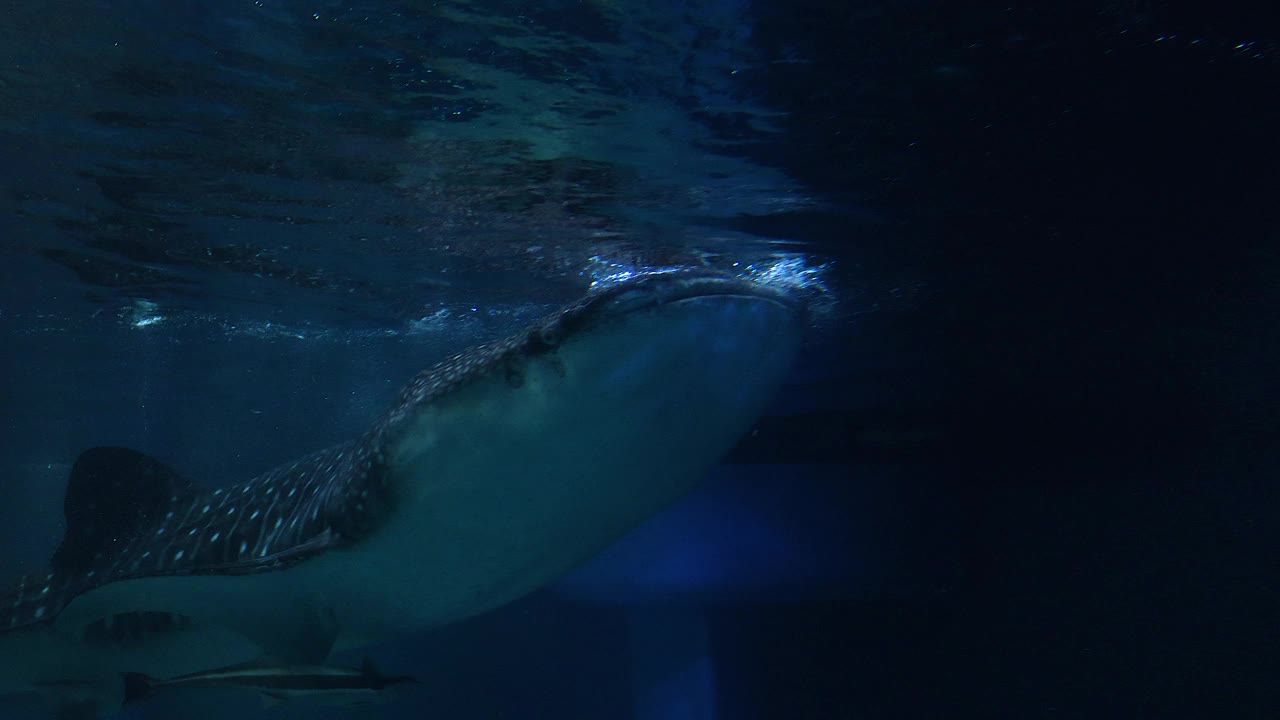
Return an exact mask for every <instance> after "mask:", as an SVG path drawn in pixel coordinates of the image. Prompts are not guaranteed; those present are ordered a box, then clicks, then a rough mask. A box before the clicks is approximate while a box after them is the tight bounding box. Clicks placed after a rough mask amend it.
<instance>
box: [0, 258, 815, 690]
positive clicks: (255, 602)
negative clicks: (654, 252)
mask: <svg viewBox="0 0 1280 720" xmlns="http://www.w3.org/2000/svg"><path fill="white" fill-rule="evenodd" d="M803 317H804V312H803V308H802V305H801V303H800V302H799V301H798V300H797V299H796V298H795V297H794V296H793V295H792V294H791V293H790V292H788V290H787V289H785V288H778V287H773V286H770V285H767V284H764V283H761V282H758V281H754V280H750V279H741V278H729V277H722V276H716V275H709V274H705V273H699V272H661V273H646V274H640V275H636V276H632V277H631V278H629V279H626V280H624V281H621V282H616V283H613V284H610V285H607V286H605V287H602V288H600V289H598V290H596V291H594V292H592V293H590V294H589V295H588V296H587V297H585V298H584V299H582V300H581V301H579V302H577V303H575V304H573V305H571V306H569V307H567V308H565V309H564V310H562V311H560V312H557V313H555V314H553V315H552V316H550V317H548V318H546V319H545V320H543V321H541V322H538V323H535V324H534V325H533V326H532V327H530V328H528V329H527V330H525V331H524V332H521V333H519V334H517V335H515V336H513V337H511V338H508V339H506V340H502V341H498V342H493V343H489V344H486V345H481V346H478V347H475V348H472V349H470V350H467V351H465V352H462V353H459V354H457V355H454V356H453V357H450V358H448V359H446V360H444V361H443V362H441V363H439V364H437V365H435V366H434V367H432V368H430V369H428V370H426V371H424V372H422V373H420V374H419V375H418V376H417V377H415V378H414V379H413V380H412V381H410V382H409V384H408V385H407V386H406V387H405V388H404V389H403V390H402V392H401V393H400V395H399V398H398V400H397V401H396V402H395V403H394V404H393V406H392V407H391V409H390V410H389V411H387V412H386V413H385V414H383V415H382V416H381V417H380V418H378V419H377V420H376V422H374V424H373V425H372V427H371V428H370V429H369V430H368V431H367V432H365V433H364V434H363V435H361V436H360V437H358V438H356V439H354V440H352V441H349V442H346V443H343V444H340V445H337V446H335V447H331V448H328V449H326V450H322V451H319V452H317V453H314V454H312V455H308V456H306V457H303V458H301V459H299V460H297V461H296V462H292V463H289V464H286V465H283V466H281V467H278V468H276V469H274V470H271V471H270V472H267V473H265V474H263V475H260V476H258V477H256V478H254V479H252V480H249V481H247V482H242V483H239V484H232V485H227V486H224V487H220V488H218V489H213V490H203V489H200V488H198V487H196V486H194V485H192V484H190V483H188V482H187V481H186V480H184V479H183V478H181V477H180V476H178V475H177V474H176V473H175V472H173V471H172V470H170V469H169V468H167V467H165V466H164V465H162V464H160V463H159V462H157V461H154V460H152V459H150V458H147V457H145V456H142V455H140V454H138V453H133V452H132V451H126V450H121V449H101V448H100V449H95V450H91V451H88V452H86V453H85V454H84V455H83V456H82V457H81V458H80V460H79V461H78V462H77V466H76V468H74V469H73V471H72V475H71V479H70V482H69V485H68V489H67V498H66V515H67V531H66V535H65V537H64V539H63V541H62V544H61V546H60V547H59V548H58V550H57V552H56V553H55V555H54V557H53V559H52V561H51V565H50V568H49V569H48V571H47V572H45V573H41V574H38V575H32V576H27V577H24V578H21V579H19V580H18V581H17V582H16V583H15V584H14V585H13V586H12V588H11V589H10V590H9V591H7V592H4V593H0V693H5V692H22V691H26V690H30V689H32V688H36V687H40V686H42V685H46V684H48V683H51V682H54V683H59V682H61V683H65V682H68V681H75V682H77V683H79V684H80V686H81V687H82V688H94V687H101V688H103V690H102V692H101V694H102V696H103V700H102V701H101V702H100V703H99V705H100V706H101V709H111V708H112V707H118V700H119V698H118V697H115V696H114V695H118V690H117V688H118V680H119V677H120V673H122V672H140V673H145V674H147V675H150V676H154V677H162V678H163V677H172V676H173V675H177V674H185V673H190V672H199V671H203V670H208V669H210V668H216V667H223V666H227V665H230V664H234V663H238V662H245V661H250V660H254V659H256V658H260V657H263V656H270V657H275V658H279V659H282V660H285V661H289V662H304V663H316V662H322V661H323V660H324V658H325V657H327V656H328V655H329V653H330V652H331V651H333V650H343V649H350V648H357V647H362V646H366V645H369V644H372V643H376V642H379V641H381V640H384V639H387V638H392V637H397V636H402V635H403V634H405V633H409V632H418V631H422V630H425V629H429V628H432V627H436V626H439V625H442V624H445V623H449V622H453V621H455V620H459V619H461V618H465V617H467V616H470V615H475V614H477V613H480V612H484V611H486V610H489V609H491V608H495V607H497V606H499V605H502V604H504V603H507V602H509V601H511V600H514V599H516V598H518V597H520V596H522V595H524V594H526V593H529V592H531V591H533V590H535V589H537V588H538V587H540V586H542V585H544V584H546V583H548V582H550V581H552V580H554V579H555V578H557V577H558V576H560V575H562V574H563V573H565V572H566V571H567V570H569V569H571V568H572V567H573V566H575V565H576V564H578V563H580V562H581V561H583V560H584V559H586V558H588V557H590V556H591V555H593V554H594V553H596V552H598V551H599V550H601V549H603V548H604V547H606V546H607V545H609V544H610V543H612V542H613V541H614V540H616V539H617V538H619V537H620V536H621V535H622V534H624V533H626V532H627V531H628V530H629V529H631V528H632V527H634V526H635V525H636V524H638V523H639V522H641V521H642V520H644V519H646V518H648V517H649V516H651V515H652V514H654V513H655V512H656V511H658V510H659V509H661V508H663V507H664V506H666V505H668V504H670V503H672V502H673V501H675V500H676V499H678V498H680V497H681V496H683V495H684V494H685V493H686V492H688V491H689V490H690V489H692V488H693V487H694V486H695V485H696V483H697V482H698V480H699V479H700V478H701V477H702V476H703V475H704V474H705V473H706V471H707V470H708V469H709V468H710V467H711V466H712V465H714V464H715V463H716V462H717V461H718V459H719V458H720V457H721V456H722V455H723V454H724V453H725V452H726V451H727V450H728V449H729V447H730V446H731V445H732V444H733V443H734V441H735V440H736V439H737V438H738V437H740V436H741V435H742V434H743V433H744V432H745V431H746V430H747V429H748V428H749V427H750V425H751V424H752V423H753V422H754V421H755V420H756V418H757V417H758V416H759V415H760V413H761V412H762V410H763V408H764V405H765V403H766V402H767V401H768V400H769V399H770V397H771V396H773V395H774V394H775V392H776V391H777V389H778V387H779V385H780V383H781V381H782V379H783V377H784V375H785V374H786V372H787V369H788V368H789V366H790V365H791V363H792V360H793V358H794V356H795V354H796V350H797V347H798V345H799V339H800V335H801V331H802V328H803V325H804V321H803ZM151 625H158V626H162V627H159V628H155V629H153V630H148V628H149V627H150V626H151ZM113 683H114V684H113ZM86 693H88V690H84V691H82V692H81V697H83V696H84V695H85V694H86ZM78 703H79V704H78V707H83V706H84V704H85V702H84V701H82V700H81V701H78Z"/></svg>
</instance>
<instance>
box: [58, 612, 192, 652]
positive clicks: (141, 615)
mask: <svg viewBox="0 0 1280 720" xmlns="http://www.w3.org/2000/svg"><path fill="white" fill-rule="evenodd" d="M191 624H192V620H191V618H188V617H186V616H184V615H178V614H175V613H167V612H128V613H119V614H116V615H111V616H109V617H105V618H100V619H98V620H95V621H93V622H91V623H89V624H88V625H86V626H85V627H84V630H83V632H82V637H83V639H84V642H85V643H86V644H88V645H92V646H95V647H101V648H127V647H131V646H135V645H139V644H141V643H143V642H146V641H147V640H150V639H151V638H153V637H156V636H159V635H165V634H168V633H172V632H175V631H178V630H183V629H185V628H187V627H190V626H191Z"/></svg>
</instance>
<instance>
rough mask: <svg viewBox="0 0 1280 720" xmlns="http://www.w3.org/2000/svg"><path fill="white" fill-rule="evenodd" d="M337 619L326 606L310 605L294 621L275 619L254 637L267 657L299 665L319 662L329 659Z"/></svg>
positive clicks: (274, 660) (335, 633)
mask: <svg viewBox="0 0 1280 720" xmlns="http://www.w3.org/2000/svg"><path fill="white" fill-rule="evenodd" d="M338 630H339V627H338V620H337V618H336V617H335V616H334V614H333V611H332V610H329V609H327V608H325V609H319V608H314V607H312V608H308V609H306V610H305V611H302V612H300V613H299V617H298V618H297V620H296V621H295V622H291V623H284V624H280V623H276V624H273V625H272V626H271V627H270V628H269V629H265V630H264V631H262V632H254V633H253V637H252V638H251V639H252V640H253V641H254V642H256V643H257V644H258V645H259V646H260V647H262V649H263V650H264V651H265V654H266V656H265V658H264V660H270V661H271V662H275V663H283V664H297V665H319V664H323V663H324V662H325V661H326V660H328V659H329V653H330V652H332V651H333V643H334V641H335V640H337V638H338Z"/></svg>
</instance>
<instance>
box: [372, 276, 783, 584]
mask: <svg viewBox="0 0 1280 720" xmlns="http://www.w3.org/2000/svg"><path fill="white" fill-rule="evenodd" d="M804 325H805V312H804V303H803V302H802V301H801V300H800V299H799V298H798V297H797V296H796V295H794V294H793V293H792V292H790V291H789V290H788V289H786V288H780V287H777V286H774V285H769V284H765V283H761V282H758V281H754V280H750V279H741V278H730V277H724V276H719V275H711V274H706V273H699V272H690V271H683V272H664V273H649V274H642V275H638V276H633V277H631V278H628V279H626V280H623V281H620V282H616V283H611V284H607V285H605V286H603V287H600V288H598V289H596V290H595V291H594V292H592V293H591V294H589V295H588V296H587V297H586V298H584V299H583V300H582V301H580V302H578V303H576V304H574V305H572V306H569V307H568V308H566V309H564V310H562V311H560V312H558V313H556V314H555V315H553V316H551V317H548V318H546V319H545V320H544V321H542V322H540V323H537V324H535V325H533V326H532V327H530V328H529V329H527V330H526V331H525V332H523V333H521V334H519V335H517V336H515V337H512V338H510V339H508V340H505V341H501V342H498V343H493V344H490V345H486V346H481V347H479V348H476V349H474V350H472V351H468V352H466V353H463V354H460V355H457V356H454V357H452V358H450V359H448V360H446V361H445V362H443V363H441V364H439V365H437V366H436V367H434V368H432V369H430V370H428V371H426V372H424V373H422V374H421V375H419V376H418V377H417V378H416V379H415V380H414V381H413V382H411V383H410V384H409V386H408V387H407V388H406V389H405V391H404V393H403V394H402V396H401V399H400V402H399V403H398V404H397V406H396V407H395V409H394V410H393V411H392V412H391V413H389V414H388V415H387V416H386V418H385V419H384V421H383V422H382V423H381V424H379V425H378V426H377V427H375V429H374V434H375V437H376V438H377V439H376V441H375V442H374V445H376V446H377V447H379V448H380V453H381V455H382V462H383V463H384V464H385V467H386V468H387V472H386V473H384V477H385V478H386V482H387V491H388V496H389V498H390V499H392V500H393V502H390V503H389V504H390V505H393V506H394V507H395V510H394V512H393V515H395V516H398V517H399V519H398V520H394V521H392V522H389V523H387V526H388V528H392V527H397V526H398V527H401V528H403V532H393V533H392V534H393V536H394V537H395V538H396V539H397V540H396V544H395V547H405V546H409V547H412V548H413V550H412V554H411V555H406V556H405V558H404V560H405V561H406V562H410V561H412V562H415V563H421V564H422V565H423V566H430V567H435V568H438V570H436V571H434V572H435V574H436V578H437V580H439V578H445V581H444V583H445V584H447V582H448V581H449V580H450V579H454V580H456V581H457V583H458V584H459V588H458V590H457V592H458V594H460V595H461V596H464V597H466V598H468V602H472V601H475V602H474V605H473V607H478V608H483V607H491V606H494V605H497V604H500V603H501V602H504V601H506V600H509V599H511V598H512V597H515V596H518V595H519V594H521V593H522V592H523V591H527V590H528V589H531V588H532V587H535V586H537V585H539V584H541V583H543V582H546V581H549V580H551V579H553V578H554V577H555V576H556V575H557V574H559V573H561V572H563V571H565V570H567V569H569V568H570V567H572V566H573V565H574V564H576V563H578V562H580V561H582V560H584V559H586V558H587V557H589V556H590V555H592V554H594V553H595V552H596V551H598V550H600V549H602V548H603V547H604V546H606V545H608V544H609V543H610V542H612V541H613V540H615V539H617V538H618V537H620V536H621V535H622V534H623V533H625V532H626V531H627V530H629V529H630V528H631V527H633V526H635V525H636V524H637V523H639V522H640V521H642V520H644V519H645V518H647V517H649V516H650V515H652V514H653V513H654V512H656V511H657V510H659V509H661V508H662V507H663V506H665V505H667V504H669V503H671V502H672V501H674V500H676V499H678V498H679V497H681V496H682V495H683V494H685V493H686V492H688V491H689V490H691V489H692V488H693V487H694V486H695V485H696V483H697V482H698V481H699V480H700V479H701V478H702V477H703V476H704V475H705V473H706V471H707V470H709V469H710V467H711V466H712V465H714V464H715V463H716V462H717V461H718V460H719V459H720V458H721V457H722V456H723V455H724V453H725V452H727V451H728V450H729V449H730V447H731V446H732V445H733V444H734V443H735V442H736V441H737V440H738V439H739V438H740V437H742V436H743V435H744V434H745V433H746V432H747V430H748V429H749V428H750V426H751V425H752V424H753V423H754V422H755V421H756V420H757V419H758V418H759V416H760V415H761V413H762V412H763V410H764V408H765V405H766V403H768V401H769V400H770V399H771V398H772V397H773V396H774V395H775V394H776V392H777V391H778V388H779V387H780V386H781V384H782V382H783V379H784V377H785V376H786V374H787V371H788V368H789V367H790V365H791V363H792V361H793V359H794V357H795V355H796V352H797V349H798V347H799V343H800V337H801V334H802V330H803V327H804ZM367 500H368V498H367V497H366V498H365V501H367ZM499 566H501V567H499ZM476 578H479V580H476ZM490 579H492V581H490ZM461 602H462V601H461V600H460V601H459V603H461Z"/></svg>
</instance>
